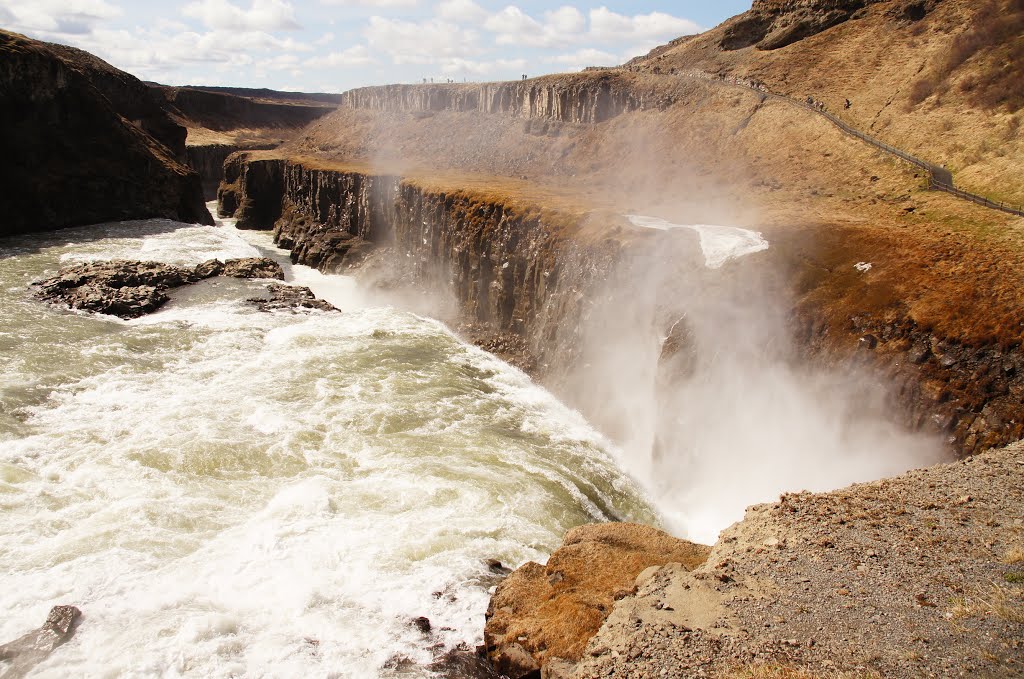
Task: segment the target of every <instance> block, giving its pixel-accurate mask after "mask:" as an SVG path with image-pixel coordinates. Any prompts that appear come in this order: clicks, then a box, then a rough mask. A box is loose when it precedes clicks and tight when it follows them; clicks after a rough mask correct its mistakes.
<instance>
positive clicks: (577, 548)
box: [484, 523, 710, 679]
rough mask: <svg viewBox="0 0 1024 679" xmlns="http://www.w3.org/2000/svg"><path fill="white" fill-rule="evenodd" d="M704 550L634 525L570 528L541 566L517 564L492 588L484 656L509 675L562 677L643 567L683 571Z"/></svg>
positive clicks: (513, 677) (630, 589) (706, 550)
mask: <svg viewBox="0 0 1024 679" xmlns="http://www.w3.org/2000/svg"><path fill="white" fill-rule="evenodd" d="M709 552H710V548H709V547H705V546H703V545H697V544H694V543H692V542H687V541H685V540H679V539H676V538H673V537H672V536H670V535H668V534H667V533H664V532H662V531H660V530H657V529H655V528H651V527H649V526H642V525H638V524H630V523H606V524H596V525H588V526H581V527H579V528H575V529H573V530H571V531H569V533H568V534H567V535H566V536H565V541H564V542H563V544H562V547H560V548H559V549H558V550H556V551H555V553H554V554H552V555H551V558H550V559H548V563H547V565H546V566H542V565H540V564H537V563H533V562H530V563H527V564H524V565H523V566H520V567H519V568H518V569H516V571H515V572H513V573H512V574H511V575H510V576H508V578H506V579H505V581H504V582H502V583H501V584H500V585H499V586H498V589H497V591H495V593H494V596H493V597H492V598H491V604H490V607H489V608H488V611H487V625H486V627H485V629H484V645H485V646H486V651H487V656H488V658H490V660H491V662H492V663H493V664H494V666H495V669H496V670H497V671H498V672H499V673H500V674H503V675H506V676H508V677H510V679H522V678H523V677H535V676H536V677H540V676H542V672H544V673H546V674H551V672H553V671H557V672H562V673H563V674H564V673H565V672H566V671H567V670H568V669H569V668H571V666H572V664H573V663H575V662H576V661H578V660H579V659H580V657H581V656H582V654H583V650H584V648H585V647H586V645H587V642H588V641H589V640H590V638H591V637H592V636H593V635H594V634H595V633H596V632H597V630H598V629H599V628H600V627H601V624H602V623H603V622H604V620H605V618H606V617H608V614H609V612H610V611H611V609H612V606H613V605H614V603H615V601H616V600H618V599H621V598H623V597H626V596H629V595H630V594H631V593H632V592H633V587H634V582H635V580H636V578H637V576H638V575H640V573H641V572H642V571H644V570H645V569H647V568H649V567H651V566H663V565H665V564H668V563H680V564H682V565H683V567H684V568H686V569H687V570H689V569H692V568H695V567H697V566H699V565H700V564H702V563H704V561H705V560H706V559H707V556H708V553H709ZM549 665H550V668H549V667H548V666H549Z"/></svg>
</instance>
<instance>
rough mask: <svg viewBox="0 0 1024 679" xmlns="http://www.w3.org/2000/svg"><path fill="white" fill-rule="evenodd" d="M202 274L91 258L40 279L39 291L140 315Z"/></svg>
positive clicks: (52, 298) (86, 307) (92, 307)
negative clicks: (197, 274) (167, 293)
mask: <svg viewBox="0 0 1024 679" xmlns="http://www.w3.org/2000/svg"><path fill="white" fill-rule="evenodd" d="M196 280H198V278H197V277H196V275H195V273H194V272H193V271H189V270H187V269H182V268H180V267H176V266H172V265H169V264H160V263H159V262H128V261H121V260H114V261H109V262H88V263H85V264H77V265H75V266H71V267H68V268H66V269H62V270H61V271H60V272H59V273H58V274H57V275H56V276H54V277H52V278H48V279H46V280H42V281H38V282H36V283H34V284H33V285H35V286H37V287H38V290H37V293H36V294H37V295H38V296H39V297H40V298H41V299H44V300H46V301H48V302H54V303H57V302H59V303H63V304H66V305H68V306H69V307H71V308H72V309H81V310H83V311H93V312H96V313H102V314H110V315H112V316H118V317H120V318H138V317H139V316H142V315H144V314H147V313H150V312H152V311H156V310H157V309H159V308H160V307H161V306H163V304H164V302H166V301H167V300H168V299H169V298H168V297H167V295H166V291H167V290H169V289H171V288H177V287H180V286H182V285H186V284H188V283H193V282H195V281H196Z"/></svg>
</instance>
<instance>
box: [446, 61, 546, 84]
mask: <svg viewBox="0 0 1024 679" xmlns="http://www.w3.org/2000/svg"><path fill="white" fill-rule="evenodd" d="M525 68H526V60H525V59H494V60H491V61H474V60H472V59H459V58H454V59H445V60H444V61H442V62H441V72H442V73H444V74H445V75H448V76H463V77H469V78H474V79H475V78H480V77H486V76H491V75H494V74H499V73H500V74H505V77H513V76H510V75H508V74H509V73H512V72H514V73H515V76H514V77H516V78H518V77H519V74H520V73H522V71H523V69H525Z"/></svg>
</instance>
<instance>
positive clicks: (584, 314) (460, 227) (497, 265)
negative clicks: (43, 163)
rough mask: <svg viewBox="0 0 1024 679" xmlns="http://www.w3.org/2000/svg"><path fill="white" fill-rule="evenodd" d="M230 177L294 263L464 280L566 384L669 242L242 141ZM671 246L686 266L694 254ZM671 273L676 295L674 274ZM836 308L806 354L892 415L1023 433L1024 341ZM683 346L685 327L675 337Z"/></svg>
mask: <svg viewBox="0 0 1024 679" xmlns="http://www.w3.org/2000/svg"><path fill="white" fill-rule="evenodd" d="M225 173H226V174H225V182H224V183H223V184H222V186H221V189H220V195H219V198H220V209H221V213H222V214H223V215H226V216H230V215H234V216H235V217H237V218H238V224H239V226H240V227H241V228H256V229H270V228H274V229H275V237H276V242H277V243H278V244H279V245H280V246H282V247H285V248H288V249H290V250H291V251H292V259H293V260H294V261H296V262H298V263H302V264H307V265H309V266H312V267H315V268H318V269H320V270H321V271H325V272H336V271H340V270H343V269H344V268H346V267H347V266H349V265H352V264H355V263H357V262H359V261H361V260H362V259H364V258H365V257H366V255H367V253H368V252H369V251H371V250H373V249H376V250H377V252H378V258H377V261H376V264H377V265H381V264H382V263H383V264H385V265H386V266H388V267H390V268H391V269H392V271H391V272H390V273H389V277H390V279H391V281H392V282H395V281H397V282H400V283H401V284H415V285H421V286H427V287H430V288H432V289H435V290H437V289H441V290H444V291H447V292H450V293H451V294H452V295H453V296H454V298H455V300H456V302H457V304H458V306H459V308H460V310H461V312H462V314H463V320H464V321H468V322H469V323H470V324H473V325H474V326H476V328H477V330H478V331H479V330H480V329H483V331H482V332H476V333H471V334H475V336H476V339H478V340H479V343H480V345H481V346H484V347H485V348H488V349H492V350H495V352H496V353H498V354H500V355H505V357H506V358H511V359H513V361H514V362H516V363H517V364H519V365H522V366H524V367H526V368H528V369H530V370H531V372H533V373H534V374H535V375H536V376H537V377H538V378H540V379H542V380H544V381H546V382H547V383H549V384H552V385H554V387H555V388H556V390H558V389H559V383H560V380H561V378H563V377H564V376H565V375H566V374H567V373H569V372H570V371H571V369H572V368H573V366H574V365H575V364H576V362H577V361H578V359H579V357H580V352H581V348H582V345H583V342H582V337H583V334H584V333H585V332H587V329H586V322H587V319H588V318H589V317H591V316H593V315H595V312H596V305H599V304H609V303H610V304H613V305H615V304H620V305H625V306H622V309H628V308H629V305H630V304H631V303H630V301H629V300H628V299H618V300H617V301H612V302H609V301H608V300H609V299H616V298H615V296H614V295H612V296H611V297H609V295H608V291H607V290H606V289H605V288H606V287H607V286H608V284H609V281H613V280H615V279H616V276H621V271H620V267H619V265H620V264H621V263H622V262H623V261H625V260H626V259H627V258H636V257H637V256H638V253H639V252H640V251H641V250H643V248H644V247H645V244H646V246H650V245H651V244H655V246H656V248H658V247H663V245H664V244H663V242H662V241H661V240H658V241H657V243H655V239H658V238H660V236H659V235H658V234H657V233H656V232H648V231H631V230H629V229H628V228H627V229H625V230H616V229H615V228H613V227H612V224H611V220H613V219H614V216H613V215H606V216H604V217H600V218H594V217H585V216H582V215H579V214H567V213H560V212H558V211H554V210H541V209H540V208H536V207H532V208H524V207H523V206H522V205H515V204H513V203H511V202H510V201H507V200H505V199H503V198H500V197H496V196H495V195H490V194H485V193H481V192H479V191H476V192H474V191H472V190H449V191H444V190H440V189H437V188H425V187H424V186H423V185H421V184H418V183H417V182H416V181H413V180H409V179H403V178H401V177H398V176H391V175H382V174H376V173H372V172H368V171H366V170H364V169H359V168H355V167H350V168H344V167H334V168H332V167H325V166H322V165H320V164H318V163H317V162H316V161H302V160H286V159H284V158H280V157H267V156H266V154H262V155H261V154H258V153H257V154H245V153H242V154H236V155H235V156H232V157H231V158H229V160H228V161H227V162H226V163H225ZM613 233H614V234H615V236H614V237H610V234H613ZM648 249H649V247H648ZM672 258H673V261H676V262H678V263H679V264H680V265H682V262H683V256H682V255H673V256H672ZM698 268H702V267H698ZM666 280H667V281H668V282H667V283H666V287H667V288H668V289H669V292H668V293H666V294H669V295H670V294H671V291H670V290H671V285H672V284H674V283H673V282H672V281H671V279H666ZM691 284H692V279H691ZM627 288H628V285H626V284H625V283H624V287H623V290H626V289H627ZM613 311H614V310H613ZM816 314H820V315H816ZM824 318H825V311H824V310H819V311H818V312H815V311H813V310H811V309H807V308H804V309H802V310H801V311H799V312H794V313H793V314H792V315H791V318H790V327H789V331H790V332H791V334H792V336H793V337H794V339H795V341H796V343H797V346H798V349H799V351H800V355H801V357H802V360H808V361H810V362H811V363H816V364H820V363H833V364H838V365H839V366H840V367H841V366H845V365H847V364H849V363H850V362H853V363H854V364H859V365H860V366H861V367H866V368H867V371H868V372H869V373H874V374H876V375H883V376H884V377H885V380H884V381H882V382H880V383H879V387H880V388H882V389H885V388H888V387H890V386H891V388H892V395H891V399H892V413H891V415H892V417H893V418H894V419H898V420H901V421H902V423H904V424H905V425H906V426H907V427H908V428H910V429H911V430H924V431H928V432H932V433H939V434H942V435H943V436H945V437H946V442H947V444H948V445H949V446H950V447H951V448H953V449H954V450H955V451H956V452H958V453H959V454H961V455H967V454H972V453H975V452H978V451H981V450H984V449H987V448H989V447H992V446H996V445H1001V444H1005V443H1008V442H1011V441H1015V440H1017V439H1019V438H1020V437H1021V436H1022V435H1024V423H1022V421H1021V419H1022V418H1021V417H1020V403H1021V402H1022V401H1024V356H1022V355H1021V352H1020V349H1019V347H1011V348H1004V349H999V348H997V347H994V346H989V345H984V346H972V345H969V344H965V343H958V342H953V341H950V340H948V339H947V338H944V337H942V336H939V335H936V334H934V333H932V332H929V331H927V330H926V329H923V328H918V327H916V326H915V325H914V324H913V323H912V322H909V321H908V322H905V323H893V322H889V323H882V322H879V321H875V320H872V319H871V318H870V317H868V316H858V317H855V318H853V319H849V320H848V322H847V323H846V324H844V325H842V327H834V326H833V325H830V324H829V322H827V321H826V320H824ZM671 320H673V319H669V321H668V323H667V324H666V325H665V328H666V332H667V329H668V327H669V325H671ZM847 326H848V327H847ZM672 344H673V341H672V338H671V337H670V338H669V341H668V342H667V343H666V346H670V345H672ZM508 354H511V355H508Z"/></svg>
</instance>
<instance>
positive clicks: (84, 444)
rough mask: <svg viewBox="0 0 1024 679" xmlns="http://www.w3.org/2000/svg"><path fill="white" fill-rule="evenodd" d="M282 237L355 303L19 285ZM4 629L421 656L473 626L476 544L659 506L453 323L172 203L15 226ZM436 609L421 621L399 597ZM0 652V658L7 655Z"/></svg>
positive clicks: (210, 664)
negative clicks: (96, 310) (268, 309)
mask: <svg viewBox="0 0 1024 679" xmlns="http://www.w3.org/2000/svg"><path fill="white" fill-rule="evenodd" d="M257 255H270V256H273V257H275V258H277V259H278V260H279V261H282V263H284V264H286V271H287V274H288V279H289V280H290V281H295V282H298V283H300V284H302V285H308V286H310V287H311V288H313V290H314V292H316V293H317V294H318V296H320V297H323V298H326V299H327V300H328V301H330V302H332V303H334V304H335V305H336V306H338V307H339V308H340V309H342V311H343V313H333V312H321V311H312V312H309V313H293V312H290V311H277V312H273V313H264V312H260V311H257V310H256V309H255V308H254V307H253V306H252V305H251V304H248V303H246V301H245V299H246V298H247V297H252V296H253V295H254V294H255V293H256V292H257V291H258V290H259V289H260V288H262V286H263V285H264V282H260V281H238V280H234V279H225V278H218V279H211V280H209V281H204V282H202V283H198V284H196V285H194V286H191V287H187V288H183V289H180V290H178V291H176V292H174V293H172V301H171V302H170V303H169V304H168V305H167V306H165V307H164V308H163V309H161V310H160V311H159V312H157V313H155V314H152V315H150V316H148V317H144V318H141V319H138V320H133V321H121V320H118V319H116V318H112V317H106V316H97V315H91V314H85V313H72V312H69V311H65V310H61V309H57V308H52V307H48V306H46V305H44V304H43V303H41V302H39V301H37V300H35V299H34V298H33V297H32V294H31V290H30V287H29V284H30V283H31V282H32V281H34V280H37V279H40V278H43V277H44V276H45V275H48V274H51V273H53V272H55V271H56V270H57V269H58V268H60V267H61V266H63V265H66V264H69V263H73V262H76V261H82V260H103V259H143V260H155V261H161V262H167V263H177V264H190V265H192V264H197V263H199V262H201V261H203V260H206V259H210V258H213V257H217V258H221V259H224V258H229V257H246V256H257ZM0 287H2V293H3V294H2V295H0V356H2V360H3V367H2V370H0V506H2V519H0V573H2V575H3V587H0V610H2V611H3V613H4V615H3V616H2V618H0V642H2V641H9V640H11V639H14V638H16V637H18V636H20V635H22V634H24V633H25V632H27V631H29V630H31V629H33V628H36V627H38V626H39V625H40V624H41V623H42V621H43V620H44V619H45V618H46V614H47V612H48V611H49V609H50V607H51V606H53V605H56V604H63V603H67V604H74V605H76V606H78V607H79V608H81V610H82V612H83V616H82V620H81V623H80V625H79V628H78V630H77V632H76V634H75V636H74V637H73V638H72V639H71V640H70V641H69V642H68V643H67V644H65V645H64V646H62V647H60V648H59V649H58V650H57V651H56V652H55V653H54V654H53V655H52V656H50V657H49V658H48V659H47V660H46V661H44V662H43V664H41V665H39V666H38V667H37V668H36V669H35V671H34V673H33V676H40V677H67V676H97V677H99V676H110V677H112V676H126V675H127V676H161V677H175V676H191V677H228V676H280V677H317V676H320V677H328V676H330V677H376V676H391V671H390V670H389V669H387V667H388V666H390V665H393V664H395V661H396V659H398V658H406V659H408V660H411V661H413V664H414V665H413V668H412V669H411V670H410V669H405V670H403V671H402V676H429V672H428V671H427V670H426V669H425V665H426V664H427V663H429V662H430V661H431V659H432V658H433V656H434V655H435V654H436V653H437V652H438V651H437V650H436V649H435V650H433V651H432V650H430V646H431V645H432V644H441V648H442V650H443V649H444V648H452V647H455V646H457V645H458V644H462V643H464V644H468V645H472V644H474V643H477V642H478V639H479V637H480V635H481V632H482V628H483V622H484V621H483V613H484V610H485V609H486V606H487V601H488V598H489V593H488V589H489V588H490V587H492V586H493V579H492V577H490V576H489V571H488V567H487V565H486V563H485V560H486V559H499V560H501V561H502V562H504V563H506V564H508V565H511V566H516V565H518V564H520V563H522V562H524V561H526V560H529V559H535V560H536V559H539V560H544V559H545V558H546V556H547V554H548V553H550V552H551V551H552V550H553V549H554V548H556V547H557V546H558V544H560V542H561V538H562V536H563V534H564V533H565V532H566V531H567V530H568V529H570V528H572V527H573V526H576V525H579V524H582V523H586V522H591V521H595V520H603V519H606V518H609V517H618V518H627V519H633V520H638V521H643V522H648V523H650V522H655V521H656V520H657V519H656V517H655V514H654V512H653V511H652V510H651V508H650V507H649V505H648V504H647V502H646V500H645V499H644V495H643V493H641V492H640V491H639V490H638V489H637V487H636V485H635V484H634V483H633V482H632V481H631V480H630V478H629V477H627V476H626V475H625V474H624V473H623V472H622V471H621V470H620V467H619V466H618V465H617V463H616V455H617V452H616V450H615V448H614V447H613V446H611V445H610V444H608V443H607V442H606V440H605V439H603V438H602V437H601V435H600V434H598V433H597V432H596V431H595V430H594V429H592V428H591V427H590V426H589V425H588V424H587V422H586V421H585V420H584V419H583V418H582V417H581V416H580V415H578V414H577V413H576V412H575V411H573V410H571V409H570V408H568V407H566V406H564V405H562V404H561V403H560V402H559V401H557V400H556V399H555V398H554V397H553V396H551V395H550V394H549V393H547V392H546V391H545V390H543V389H542V388H540V387H538V386H536V385H534V384H533V383H532V382H531V381H530V380H529V378H527V377H526V375H524V374H523V373H521V372H519V371H517V370H515V369H514V368H511V367H510V366H508V365H506V364H505V363H503V362H501V361H499V360H497V359H496V358H494V357H492V356H490V355H488V354H487V353H485V352H483V351H481V350H479V349H477V348H475V347H473V346H469V345H467V344H465V343H464V342H462V341H460V340H459V339H457V338H456V337H455V336H454V335H453V334H452V333H451V332H449V331H448V330H447V329H446V328H445V327H444V326H443V325H442V324H441V323H439V322H436V321H434V320H431V319H428V318H423V317H420V316H416V315H413V314H410V313H406V312H403V311H401V310H396V309H394V308H390V307H381V306H375V305H373V304H372V303H370V302H367V301H366V300H365V299H363V298H362V297H361V295H360V294H359V292H358V291H357V290H356V289H355V286H354V284H353V283H352V282H351V281H349V280H348V279H345V278H342V277H327V276H322V275H320V274H318V273H317V272H315V271H312V270H310V269H308V268H305V267H300V266H294V267H292V266H290V265H288V264H287V258H286V256H285V254H284V253H283V251H280V250H276V249H274V248H273V246H272V244H271V243H270V239H269V235H268V234H266V233H251V232H242V231H238V230H236V229H234V228H232V227H231V225H230V224H228V225H221V226H219V227H199V226H189V225H183V224H177V223H174V222H168V221H162V220H150V221H145V222H132V223H122V224H107V225H98V226H94V227H86V228H81V229H72V230H66V231H61V232H57V233H50V234H44V235H38V236H31V237H24V238H18V239H9V240H7V241H4V242H2V243H0ZM417 616H426V617H428V618H430V620H431V622H432V624H433V629H434V632H433V634H432V637H431V638H430V639H427V638H426V637H425V636H424V635H423V634H422V633H421V632H420V631H419V630H418V629H416V628H415V626H414V625H412V624H411V620H412V619H413V618H415V617H417ZM2 671H3V666H2V664H0V673H2Z"/></svg>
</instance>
